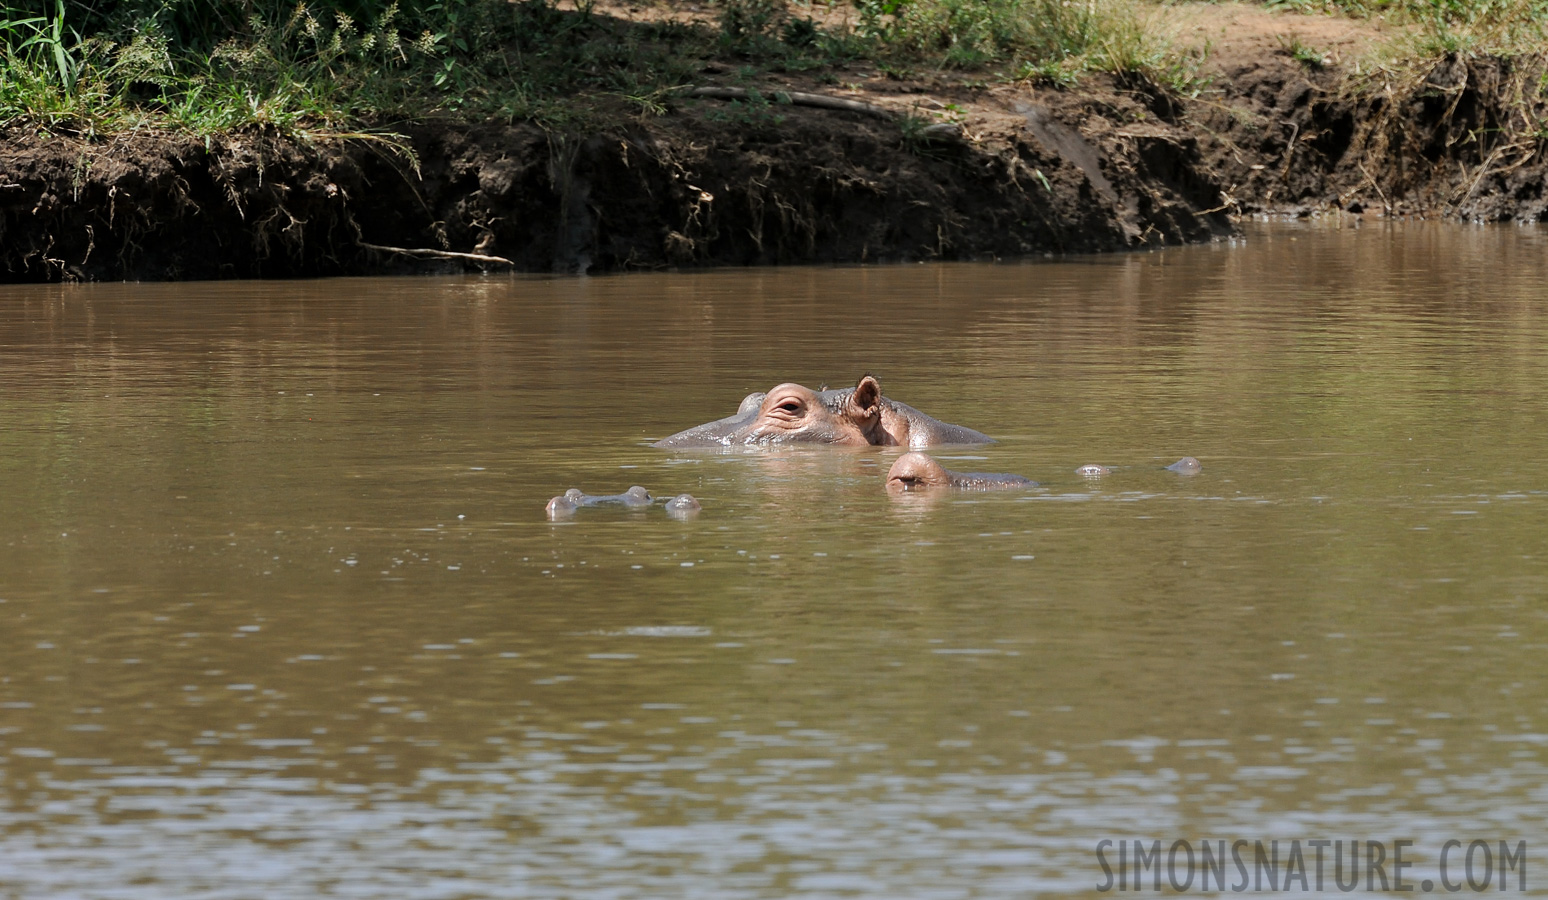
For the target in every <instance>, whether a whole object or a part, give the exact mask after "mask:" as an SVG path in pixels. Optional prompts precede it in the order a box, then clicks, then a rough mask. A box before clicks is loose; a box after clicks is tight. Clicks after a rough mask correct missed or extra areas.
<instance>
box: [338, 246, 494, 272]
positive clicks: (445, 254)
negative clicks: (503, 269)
mask: <svg viewBox="0 0 1548 900" xmlns="http://www.w3.org/2000/svg"><path fill="white" fill-rule="evenodd" d="M357 243H359V245H360V246H362V247H364V248H366V249H367V250H380V251H382V252H383V253H399V254H402V255H403V256H417V257H420V258H422V259H460V260H463V261H464V262H476V263H496V264H499V265H502V266H511V267H512V268H514V267H515V266H516V264H515V263H513V262H511V261H510V260H508V259H506V258H505V257H503V256H485V255H484V254H482V253H457V252H455V251H452V250H429V249H424V248H417V247H383V246H382V245H381V244H367V243H366V242H365V241H358V242H357Z"/></svg>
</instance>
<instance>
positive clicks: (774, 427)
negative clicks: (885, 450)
mask: <svg viewBox="0 0 1548 900" xmlns="http://www.w3.org/2000/svg"><path fill="white" fill-rule="evenodd" d="M993 442H994V439H993V438H991V437H989V436H988V435H986V434H983V433H981V432H977V431H974V430H973V429H971V428H963V427H962V426H961V425H950V424H947V423H946V422H942V421H939V420H937V419H933V418H931V417H929V416H927V415H925V414H924V413H922V412H920V411H919V410H917V409H914V408H913V407H912V406H909V405H908V404H906V403H899V402H897V401H896V400H890V399H888V398H886V397H883V396H882V392H881V384H880V383H879V382H878V381H877V380H876V379H875V378H873V377H871V376H870V375H866V376H864V377H863V378H861V379H860V381H859V383H858V384H856V385H855V386H854V387H852V388H844V389H842V390H834V391H814V390H812V389H811V388H808V387H803V386H801V385H799V384H781V385H778V386H777V387H775V388H773V389H772V390H770V391H768V392H767V393H762V394H757V393H755V394H748V395H747V397H746V398H745V399H743V400H742V403H741V405H740V406H739V407H738V408H737V411H736V414H735V415H731V416H727V417H726V418H724V419H718V420H716V421H714V422H709V423H706V424H704V425H700V426H698V427H696V428H690V429H688V430H687V431H679V432H678V433H677V434H674V435H672V436H671V437H668V438H662V439H661V440H659V441H657V442H656V443H654V444H652V445H651V446H653V447H661V448H663V449H683V448H694V447H736V446H748V447H756V446H768V445H771V444H798V443H799V444H840V445H848V446H855V447H864V446H866V445H871V446H888V447H892V446H900V447H933V446H935V445H937V444H989V443H993Z"/></svg>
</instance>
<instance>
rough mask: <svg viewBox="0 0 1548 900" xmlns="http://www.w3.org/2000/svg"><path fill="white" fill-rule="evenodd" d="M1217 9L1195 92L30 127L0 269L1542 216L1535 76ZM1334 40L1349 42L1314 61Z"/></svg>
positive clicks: (829, 255) (981, 89)
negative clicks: (353, 132) (1252, 222)
mask: <svg viewBox="0 0 1548 900" xmlns="http://www.w3.org/2000/svg"><path fill="white" fill-rule="evenodd" d="M1214 15H1217V16H1219V17H1224V18H1217V19H1213V20H1206V21H1205V23H1204V24H1203V25H1198V26H1197V29H1198V30H1199V31H1200V32H1201V33H1206V32H1207V33H1208V34H1207V36H1213V35H1214V31H1211V29H1218V31H1219V38H1218V40H1219V43H1218V44H1217V45H1215V46H1214V47H1213V48H1212V50H1211V56H1210V59H1209V68H1208V71H1207V72H1206V73H1205V76H1206V77H1207V78H1208V87H1207V89H1204V90H1201V91H1200V92H1199V93H1198V95H1197V96H1195V97H1181V96H1179V95H1177V94H1176V93H1175V92H1173V91H1171V90H1169V89H1167V88H1164V87H1161V86H1158V85H1155V84H1152V83H1150V82H1148V81H1144V80H1142V79H1138V78H1135V77H1128V78H1121V77H1114V76H1106V75H1095V76H1090V77H1087V78H1086V79H1084V80H1083V81H1082V82H1081V83H1080V84H1079V85H1078V86H1076V87H1070V88H1065V89H1056V88H1051V87H1039V86H1037V85H1035V84H1030V83H1026V82H1020V83H988V82H984V81H981V80H977V81H975V80H974V79H972V78H969V77H965V76H949V75H945V74H942V73H934V74H932V75H909V74H907V73H905V74H904V75H903V76H901V77H899V76H898V74H897V73H881V72H878V71H868V70H867V69H866V67H865V66H863V65H862V66H859V67H858V68H856V69H855V70H853V71H847V70H846V72H844V73H842V74H843V79H837V78H835V76H834V73H832V72H827V73H797V74H785V75H782V76H779V77H774V76H770V77H769V79H768V83H764V84H760V85H756V86H753V87H750V88H749V87H736V86H735V85H734V82H737V81H738V80H739V78H740V77H741V76H739V75H738V73H736V72H734V71H733V70H731V69H728V68H727V67H726V66H723V65H719V64H711V65H707V66H706V67H705V71H704V73H703V76H704V80H703V84H702V85H700V91H699V92H700V93H701V94H702V93H703V91H702V88H703V87H705V86H718V89H719V90H721V91H722V93H723V94H725V93H729V94H731V95H733V96H731V98H730V99H727V97H725V96H722V97H719V98H712V97H704V96H694V93H695V91H694V89H692V88H689V89H684V90H681V91H678V92H676V93H675V94H673V95H671V96H670V97H667V98H665V100H664V102H663V104H662V106H661V109H660V114H659V115H653V116H642V117H636V118H632V119H630V118H623V117H620V118H619V119H618V123H617V124H615V125H612V126H607V127H596V128H589V129H577V130H570V131H565V130H562V129H560V130H556V129H554V128H552V127H549V128H543V127H539V126H537V125H535V124H522V123H518V124H513V125H489V124H466V123H457V122H442V123H432V124H421V125H418V126H415V127H413V128H404V129H401V131H400V133H399V137H398V138H396V139H395V140H396V141H397V147H396V148H395V147H394V145H393V144H392V143H388V142H384V141H382V140H378V139H359V138H356V139H343V138H331V139H323V138H313V139H304V138H301V137H296V136H283V135H280V134H279V133H277V132H272V131H267V132H266V131H250V132H246V133H238V134H235V135H230V136H226V137H222V138H195V137H191V136H180V135H170V134H165V133H155V132H136V133H129V134H120V135H118V136H116V137H113V138H111V139H95V140H86V139H80V138H68V137H62V136H60V135H57V134H48V135H40V134H38V133H36V132H34V131H32V130H23V129H20V128H12V129H11V130H10V131H9V132H7V133H5V134H4V135H0V279H4V280H9V281H46V280H118V279H184V278H187V279H195V278H227V277H286V276H312V275H350V274H356V275H358V274H372V273H404V272H422V271H455V270H461V269H464V268H468V267H482V268H490V269H494V270H506V269H516V270H520V271H557V272H577V271H591V272H599V271H610V270H620V269H641V268H646V269H648V268H664V267H693V266H712V265H757V264H777V263H802V262H805V263H814V262H815V263H821V262H870V261H912V260H935V259H945V260H952V259H986V258H1012V257H1017V256H1026V255H1032V254H1042V253H1064V252H1092V251H1110V250H1121V249H1132V248H1140V247H1155V246H1162V245H1167V244H1178V243H1188V242H1197V241H1204V240H1209V239H1211V238H1216V237H1220V236H1224V235H1227V234H1230V233H1232V231H1233V230H1234V228H1235V225H1234V219H1235V217H1239V216H1241V215H1243V214H1252V213H1290V214H1302V215H1304V214H1318V213H1328V212H1334V211H1337V212H1340V213H1343V214H1384V215H1402V216H1435V217H1452V218H1462V219H1470V220H1486V221H1501V220H1511V219H1514V220H1519V221H1538V220H1540V219H1541V218H1542V217H1543V215H1544V212H1545V209H1548V190H1545V183H1548V166H1545V164H1544V161H1543V159H1542V156H1541V154H1540V152H1539V144H1540V142H1539V141H1537V140H1536V139H1535V138H1534V137H1533V135H1534V134H1535V131H1533V125H1532V122H1533V121H1534V119H1533V115H1534V114H1535V112H1534V111H1535V110H1536V107H1537V106H1539V105H1541V103H1540V101H1539V100H1537V99H1532V98H1535V97H1536V94H1535V92H1534V91H1532V90H1529V88H1530V87H1531V86H1532V85H1535V84H1536V83H1537V82H1536V81H1535V80H1534V79H1536V78H1537V76H1538V75H1540V74H1541V73H1540V72H1536V71H1535V70H1533V69H1532V68H1531V66H1530V65H1527V64H1525V63H1523V62H1521V61H1520V60H1516V61H1513V62H1506V61H1502V60H1499V59H1492V58H1462V57H1453V58H1450V59H1448V60H1445V61H1442V62H1441V63H1438V64H1436V65H1435V66H1434V67H1433V68H1432V69H1430V70H1428V71H1425V72H1418V73H1411V75H1410V76H1409V77H1408V78H1407V80H1406V81H1401V82H1400V81H1399V80H1396V79H1394V78H1392V77H1385V78H1376V77H1370V78H1365V79H1363V80H1361V79H1355V78H1352V77H1351V72H1350V71H1349V70H1348V68H1347V67H1345V66H1344V65H1342V64H1341V62H1340V60H1341V57H1340V54H1339V48H1340V47H1343V46H1346V45H1350V46H1353V45H1357V44H1359V43H1360V42H1362V41H1367V42H1368V41H1369V40H1370V39H1371V36H1370V35H1369V34H1366V33H1364V32H1363V31H1362V29H1364V28H1365V26H1362V25H1359V24H1357V23H1354V22H1351V21H1349V20H1335V19H1327V18H1314V17H1306V16H1291V15H1277V14H1273V13H1270V12H1268V11H1266V10H1261V9H1253V8H1245V7H1231V8H1229V10H1228V11H1227V12H1222V13H1218V14H1214ZM1210 39H1211V40H1214V39H1215V38H1214V37H1210ZM1314 44H1315V45H1316V46H1320V47H1328V48H1332V50H1331V51H1330V53H1329V54H1328V55H1327V56H1326V57H1317V58H1315V59H1313V58H1311V57H1310V56H1309V55H1308V53H1307V48H1308V47H1311V46H1313V45H1314ZM873 68H874V67H873ZM834 81H838V83H837V84H833V83H832V82H834ZM738 91H740V92H742V95H741V96H740V97H736V96H734V95H735V93H736V92H738ZM803 94H817V95H821V96H826V97H833V98H839V99H843V100H847V101H850V102H851V103H852V104H853V105H854V106H855V107H856V109H852V110H843V109H831V108H822V107H819V106H813V105H809V104H807V103H802V102H800V101H801V99H802V95H803ZM792 98H794V99H795V100H796V102H790V101H791V99H792ZM405 150H406V151H408V152H402V151H405Z"/></svg>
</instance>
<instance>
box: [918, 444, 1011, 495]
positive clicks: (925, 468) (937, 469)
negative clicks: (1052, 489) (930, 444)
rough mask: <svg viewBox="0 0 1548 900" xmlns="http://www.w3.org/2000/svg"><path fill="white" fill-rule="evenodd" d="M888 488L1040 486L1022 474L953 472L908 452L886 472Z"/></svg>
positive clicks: (983, 489)
mask: <svg viewBox="0 0 1548 900" xmlns="http://www.w3.org/2000/svg"><path fill="white" fill-rule="evenodd" d="M887 487H888V488H889V489H892V490H913V489H915V488H929V487H953V488H964V489H966V490H971V491H1003V490H1011V489H1015V488H1029V487H1037V482H1035V481H1033V480H1032V479H1030V478H1023V477H1021V476H1020V475H1004V474H993V473H988V472H952V471H950V470H949V469H947V468H946V467H944V466H942V465H941V464H940V463H938V462H936V461H935V460H933V459H931V458H930V457H929V456H926V455H925V454H923V453H905V454H903V455H902V456H900V457H898V461H897V462H895V463H893V464H892V468H891V469H889V470H888V471H887Z"/></svg>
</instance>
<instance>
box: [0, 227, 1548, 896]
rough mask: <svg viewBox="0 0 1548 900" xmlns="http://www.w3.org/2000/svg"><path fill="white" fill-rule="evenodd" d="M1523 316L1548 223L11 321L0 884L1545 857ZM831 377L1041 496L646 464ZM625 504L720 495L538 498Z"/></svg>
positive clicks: (159, 297)
mask: <svg viewBox="0 0 1548 900" xmlns="http://www.w3.org/2000/svg"><path fill="white" fill-rule="evenodd" d="M1545 304H1548V233H1545V232H1543V231H1538V230H1529V229H1476V228H1475V229H1464V228H1455V227H1441V226H1431V225H1407V226H1399V227H1390V226H1381V225H1367V226H1365V227H1363V228H1344V229H1337V228H1329V227H1294V226H1276V227H1272V228H1268V227H1263V228H1258V229H1256V230H1253V231H1252V232H1251V233H1250V234H1249V238H1248V240H1247V241H1246V242H1244V243H1238V244H1235V245H1217V246H1210V247H1200V248H1190V249H1181V250H1169V251H1166V252H1162V253H1153V254H1144V255H1123V256H1104V257H1098V258H1083V259H1075V260H1069V261H1048V262H1039V263H1034V264H1023V265H1010V264H1007V265H967V264H964V265H940V266H912V267H895V268H863V269H776V270H758V271H719V272H708V273H695V274H657V275H630V276H621V277H607V278H590V279H543V278H519V279H506V278H464V279H400V280H345V281H327V282H279V283H222V284H176V285H163V284H141V285H102V286H84V287H35V288H5V289H3V290H0V623H3V626H0V627H3V630H0V635H3V637H0V787H3V790H0V896H6V897H28V898H31V897H72V898H74V897H79V898H109V897H111V898H147V900H149V898H157V900H160V898H169V897H179V898H190V897H198V898H258V897H262V898H290V897H298V898H299V897H314V896H328V897H360V898H463V897H556V898H557V897H617V898H634V897H696V898H697V897H702V898H784V897H848V896H855V897H920V898H967V897H1028V896H1036V895H1060V896H1065V895H1072V894H1085V893H1091V892H1093V891H1094V888H1095V886H1096V885H1097V884H1099V883H1101V882H1102V880H1103V876H1102V872H1101V870H1100V868H1099V866H1098V864H1097V862H1096V859H1095V857H1094V855H1093V849H1094V847H1095V845H1096V843H1097V842H1098V841H1099V840H1102V839H1104V838H1106V839H1132V838H1145V839H1147V840H1148V839H1151V838H1156V839H1162V840H1164V841H1167V842H1170V841H1171V840H1173V839H1175V838H1187V839H1189V840H1198V839H1201V838H1221V839H1226V840H1233V839H1237V838H1241V839H1246V840H1256V839H1263V840H1268V839H1271V838H1279V839H1285V840H1288V839H1292V838H1300V839H1302V840H1308V839H1316V838H1325V837H1342V838H1346V839H1350V838H1360V839H1374V840H1383V841H1388V842H1390V841H1392V840H1394V839H1399V838H1404V839H1413V840H1415V841H1416V851H1415V853H1414V856H1415V857H1417V858H1419V859H1420V860H1421V864H1420V866H1419V867H1417V868H1416V869H1415V870H1413V871H1412V872H1411V873H1410V877H1412V878H1417V877H1419V876H1423V875H1424V874H1426V873H1427V872H1430V871H1433V868H1432V867H1428V866H1429V864H1428V863H1425V862H1424V860H1425V859H1427V858H1428V859H1430V860H1433V859H1434V857H1435V854H1436V851H1437V850H1438V848H1439V846H1440V843H1441V842H1442V841H1444V840H1446V839H1447V838H1450V837H1457V838H1461V839H1464V840H1471V839H1472V838H1474V837H1482V838H1485V839H1488V840H1491V841H1493V840H1497V839H1510V840H1517V839H1530V838H1534V837H1536V836H1540V835H1543V834H1545V833H1548V829H1545V827H1544V826H1545V819H1548V767H1545V765H1544V759H1543V753H1544V751H1545V749H1548V710H1545V705H1544V702H1545V696H1548V693H1545V684H1544V678H1543V673H1544V670H1545V663H1544V659H1545V654H1544V649H1545V644H1548V620H1545V614H1548V603H1545V599H1548V455H1545V454H1544V453H1543V448H1544V447H1545V446H1548V407H1545V403H1544V397H1548V352H1545V351H1548V315H1545V313H1548V305H1545ZM862 372H872V373H874V374H876V375H877V376H878V377H879V378H880V379H881V382H882V385H883V387H884V388H885V390H886V391H887V393H888V394H889V395H891V396H893V397H896V398H898V399H901V400H903V401H905V402H907V403H910V404H912V405H914V406H917V407H919V408H921V409H923V410H925V411H927V412H930V413H932V414H934V415H936V416H938V417H940V418H942V419H946V420H948V421H952V422H958V423H961V424H964V425H968V426H971V427H974V428H978V429H981V430H983V431H986V432H988V433H990V434H993V435H995V436H997V437H998V438H1000V442H999V443H996V444H993V445H989V446H986V447H982V448H968V449H961V448H958V449H955V450H948V451H943V452H942V454H941V455H942V456H943V457H946V458H947V459H946V464H947V465H948V466H950V467H952V468H956V469H966V470H976V471H1003V472H1016V473H1021V474H1025V475H1028V476H1031V477H1033V478H1036V479H1038V480H1040V481H1041V482H1042V483H1043V487H1042V488H1040V489H1037V490H1034V491H1031V492H1027V493H1016V492H1010V493H997V494H988V495H972V494H967V493H959V494H947V495H941V496H921V495H914V496H906V497H902V498H893V497H890V496H889V495H888V494H887V493H886V491H884V490H883V488H882V476H883V474H884V473H885V471H886V469H887V466H888V465H889V464H890V462H891V460H892V459H894V458H895V457H896V455H897V453H896V451H891V450H885V449H871V450H859V451H841V450H831V449H821V450H805V451H799V450H797V451H785V452H758V453H745V452H743V453H727V454H715V453H697V454H693V453H682V452H678V453H669V452H664V451H659V450H654V449H651V448H650V447H649V446H648V442H649V441H650V440H653V439H655V438H658V437H661V436H664V435H666V434H669V433H671V432H673V431H676V430H678V429H680V428H685V427H687V426H689V425H694V424H697V423H700V422H703V421H707V420H709V419H714V418H719V417H721V416H724V415H727V414H728V413H730V412H731V411H732V410H733V409H735V407H736V404H737V403H738V401H739V400H740V399H741V398H742V396H743V395H744V394H746V393H748V392H749V391H753V390H762V389H767V388H768V387H770V386H771V385H773V384H775V383H778V382H781V381H787V380H788V381H799V382H802V383H805V384H807V385H809V386H811V387H814V388H815V387H818V386H820V385H822V384H824V383H826V384H829V385H831V386H835V387H837V386H842V385H844V384H849V383H853V380H854V379H855V378H856V377H857V376H858V375H860V374H861V373H862ZM1185 454H1188V455H1193V456H1197V457H1199V458H1200V459H1201V460H1202V461H1203V463H1204V469H1203V472H1202V473H1201V474H1199V475H1197V476H1195V477H1191V478H1189V477H1180V476H1177V475H1174V474H1172V473H1171V472H1168V471H1165V470H1163V469H1162V468H1161V467H1162V466H1164V465H1165V464H1167V463H1169V462H1172V461H1173V460H1175V459H1176V458H1178V457H1180V456H1182V455H1185ZM1084 463H1103V464H1106V465H1108V466H1110V467H1112V468H1113V474H1111V475H1110V476H1108V477H1106V478H1104V479H1102V480H1100V481H1095V482H1088V481H1086V480H1085V479H1082V478H1080V477H1079V476H1077V475H1076V474H1075V472H1074V470H1075V468H1076V467H1077V466H1079V465H1081V464H1084ZM631 484H641V485H644V486H645V487H647V488H649V489H650V490H651V491H652V492H653V493H655V494H657V495H658V496H659V495H668V496H669V495H671V494H675V493H679V492H683V491H687V492H691V493H693V494H695V495H696V496H698V497H699V498H700V500H701V501H702V502H703V504H704V511H703V513H702V514H700V515H699V516H698V517H697V518H696V519H693V520H690V521H677V520H674V519H672V518H670V517H668V516H667V515H666V514H665V513H664V512H663V511H662V510H661V509H660V508H659V507H656V508H653V509H650V510H647V511H643V512H630V511H625V510H616V511H609V510H605V509H586V510H581V511H580V513H579V514H577V515H576V516H575V518H574V519H573V520H571V521H569V522H563V523H550V522H548V521H547V520H546V519H545V517H544V515H543V504H544V502H545V501H546V500H547V499H548V498H549V497H550V496H552V495H554V494H557V493H561V492H562V491H563V490H564V489H565V488H568V487H579V488H582V489H584V490H586V491H589V492H592V493H607V492H616V491H621V490H623V489H625V488H627V487H628V486H629V485H631ZM1539 847H1540V845H1533V847H1532V850H1533V852H1534V853H1536V854H1537V856H1534V857H1533V858H1532V865H1533V866H1534V867H1536V868H1535V869H1534V871H1541V865H1542V864H1541V862H1539V861H1538V860H1539V859H1541V858H1542V853H1543V852H1544V851H1548V847H1541V849H1539ZM1539 877H1540V876H1539Z"/></svg>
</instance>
